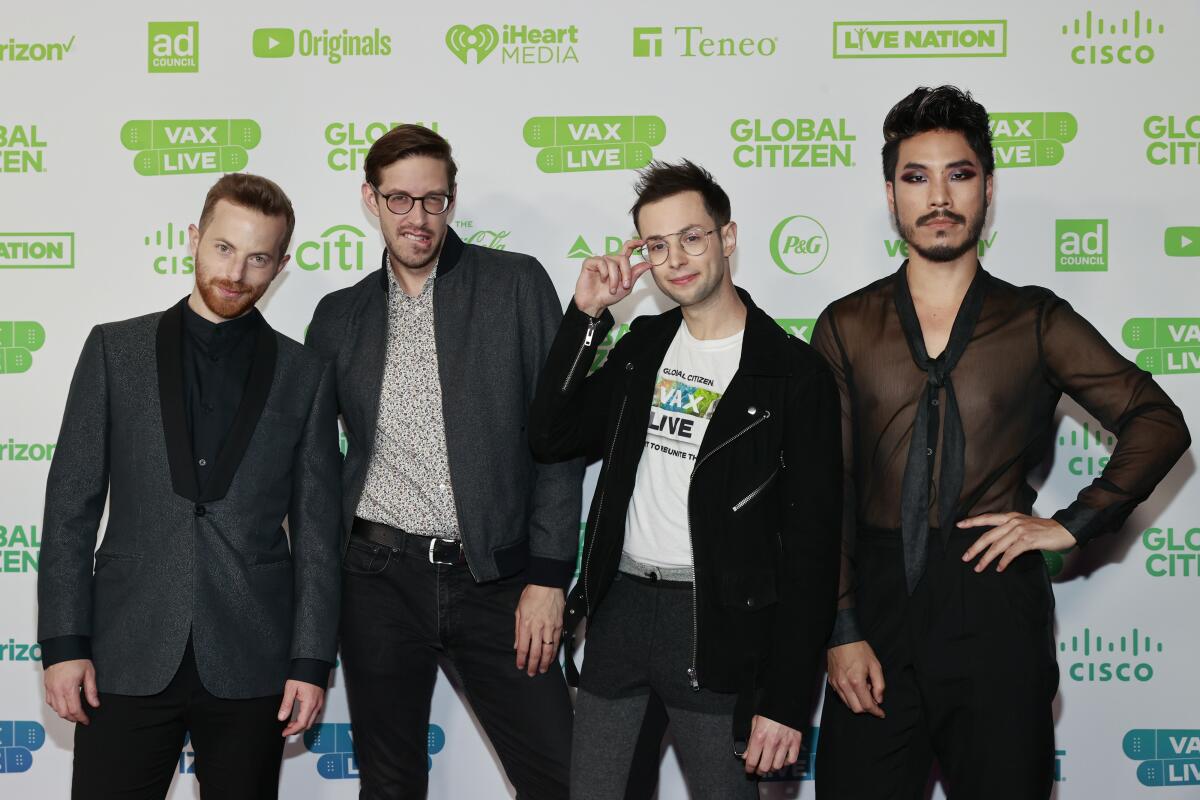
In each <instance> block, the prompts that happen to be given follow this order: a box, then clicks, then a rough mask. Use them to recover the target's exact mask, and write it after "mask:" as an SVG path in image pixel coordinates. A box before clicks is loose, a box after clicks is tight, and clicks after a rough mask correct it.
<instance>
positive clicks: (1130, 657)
mask: <svg viewBox="0 0 1200 800" xmlns="http://www.w3.org/2000/svg"><path fill="white" fill-rule="evenodd" d="M1058 649H1059V652H1062V653H1069V654H1071V656H1072V657H1075V658H1078V659H1079V660H1078V661H1075V662H1073V663H1072V664H1071V665H1070V666H1069V667H1068V668H1067V674H1068V675H1069V676H1070V677H1071V680H1073V681H1078V682H1080V683H1109V682H1111V681H1117V682H1119V683H1147V682H1148V681H1150V680H1151V679H1152V678H1153V677H1154V666H1153V665H1152V664H1151V663H1150V661H1149V659H1151V658H1154V657H1156V656H1158V655H1159V654H1160V653H1162V651H1163V644H1162V642H1155V641H1154V640H1153V639H1151V638H1150V637H1149V636H1146V635H1144V634H1143V633H1141V632H1140V631H1139V630H1138V629H1137V628H1134V629H1133V630H1132V631H1130V632H1129V634H1122V635H1121V636H1119V637H1118V638H1116V639H1113V638H1112V637H1109V638H1108V639H1105V638H1104V637H1102V636H1099V635H1097V634H1095V633H1093V632H1092V629H1091V628H1084V629H1083V636H1072V637H1071V639H1070V642H1069V643H1068V641H1067V640H1066V639H1065V638H1064V639H1063V640H1062V641H1060V642H1059V643H1058Z"/></svg>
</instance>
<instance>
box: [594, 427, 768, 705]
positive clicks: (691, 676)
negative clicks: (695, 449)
mask: <svg viewBox="0 0 1200 800" xmlns="http://www.w3.org/2000/svg"><path fill="white" fill-rule="evenodd" d="M770 416H771V412H770V411H768V410H766V409H765V408H764V409H763V413H762V416H761V417H759V418H758V419H756V420H754V422H751V423H750V424H749V425H747V426H746V427H744V428H742V429H741V430H740V431H738V432H737V433H735V434H734V435H733V436H730V437H729V438H728V439H726V440H725V441H723V442H721V443H720V444H719V445H717V446H716V447H714V448H713V449H712V450H709V451H708V452H707V453H706V454H705V455H704V458H702V459H700V460H699V461H697V462H696V466H694V467H692V474H691V475H689V476H688V513H687V523H688V544H689V545H690V546H691V548H692V665H691V666H690V667H688V671H687V674H688V683H689V684H690V685H691V687H692V691H694V692H698V691H700V675H699V673H698V672H697V671H696V651H697V647H698V643H697V639H698V637H699V633H700V626H699V622H698V620H697V610H698V608H699V597H698V593H697V591H696V587H697V585H698V583H697V580H696V575H695V570H696V540H695V539H694V538H693V537H692V503H691V497H692V481H693V480H695V478H696V472H697V471H698V470H699V469H700V465H701V464H703V463H704V462H705V461H708V459H709V458H710V457H711V456H712V455H713V454H714V453H716V452H717V451H718V450H720V449H721V448H723V447H724V446H725V445H727V444H730V443H731V442H734V441H736V440H738V439H740V438H741V437H742V436H744V435H745V434H746V432H747V431H749V430H751V429H753V428H754V427H755V426H757V425H758V424H759V423H761V422H765V421H766V420H767V419H769V418H770ZM585 591H586V590H585Z"/></svg>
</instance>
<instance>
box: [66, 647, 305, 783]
mask: <svg viewBox="0 0 1200 800" xmlns="http://www.w3.org/2000/svg"><path fill="white" fill-rule="evenodd" d="M280 688H281V689H282V688H283V687H280ZM282 700H283V695H282V694H277V695H273V696H270V697H257V698H254V699H251V700H224V699H222V698H219V697H215V696H214V695H212V694H210V693H209V692H208V690H207V689H205V688H204V685H203V684H201V683H200V675H199V673H198V672H197V671H196V658H195V654H194V653H193V651H192V641H191V639H188V643H187V649H186V650H185V652H184V655H183V662H182V663H181V664H180V666H179V671H178V672H176V673H175V677H174V678H172V679H171V683H170V684H168V685H167V688H166V689H164V690H163V691H161V692H159V693H158V694H155V695H149V696H146V697H135V696H131V695H121V694H109V693H106V692H101V694H100V706H99V707H98V708H93V707H91V706H88V707H87V709H86V710H87V715H88V717H89V718H90V719H91V724H89V725H76V726H75V767H74V775H73V776H72V779H71V797H72V799H73V800H117V799H118V798H120V800H157V798H162V797H166V795H167V789H168V788H169V787H170V786H171V779H172V778H173V777H174V776H175V773H176V772H178V771H179V763H180V761H179V754H180V752H181V751H182V750H183V740H184V736H185V735H186V734H187V733H189V732H190V733H191V737H192V749H193V750H194V751H195V753H196V760H195V767H196V778H197V780H198V781H199V783H200V794H201V796H202V797H204V798H215V799H216V800H270V799H271V798H275V797H278V795H279V761H280V758H281V757H282V755H283V736H282V733H283V728H284V723H282V722H280V721H279V720H278V719H276V718H275V715H276V714H277V713H278V712H279V704H280V702H282ZM85 702H86V701H85Z"/></svg>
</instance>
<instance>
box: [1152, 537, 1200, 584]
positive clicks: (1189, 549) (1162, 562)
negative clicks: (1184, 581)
mask: <svg viewBox="0 0 1200 800" xmlns="http://www.w3.org/2000/svg"><path fill="white" fill-rule="evenodd" d="M1142 547H1144V548H1146V549H1147V550H1148V551H1150V555H1148V556H1146V574H1147V575H1149V576H1151V577H1152V578H1175V577H1180V578H1195V577H1197V576H1200V528H1187V529H1184V528H1180V529H1179V532H1178V533H1177V532H1176V529H1175V528H1147V529H1146V530H1144V531H1142Z"/></svg>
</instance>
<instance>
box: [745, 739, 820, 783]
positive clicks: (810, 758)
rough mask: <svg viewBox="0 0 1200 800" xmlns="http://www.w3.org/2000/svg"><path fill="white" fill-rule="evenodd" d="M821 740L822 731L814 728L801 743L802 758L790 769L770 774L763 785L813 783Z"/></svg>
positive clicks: (786, 768) (764, 779) (764, 777)
mask: <svg viewBox="0 0 1200 800" xmlns="http://www.w3.org/2000/svg"><path fill="white" fill-rule="evenodd" d="M820 738H821V729H820V728H818V727H812V728H809V729H808V734H807V735H805V736H804V737H803V739H802V740H801V743H800V757H799V758H797V759H796V763H795V764H792V765H791V766H790V767H784V768H783V769H781V770H779V771H778V772H769V773H767V774H766V775H764V776H763V777H762V778H760V780H761V781H762V782H763V783H779V782H783V781H811V780H815V779H816V777H817V744H818V741H819V740H820Z"/></svg>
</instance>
